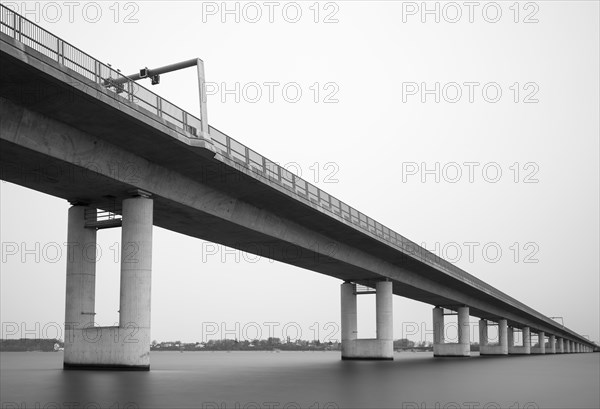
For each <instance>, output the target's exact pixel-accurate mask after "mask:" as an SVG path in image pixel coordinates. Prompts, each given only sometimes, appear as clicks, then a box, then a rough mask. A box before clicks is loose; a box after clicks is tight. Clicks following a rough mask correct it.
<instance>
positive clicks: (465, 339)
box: [433, 307, 487, 357]
mask: <svg viewBox="0 0 600 409" xmlns="http://www.w3.org/2000/svg"><path fill="white" fill-rule="evenodd" d="M444 331H445V326H444V310H443V309H442V308H440V307H435V308H434V309H433V356H435V357H443V356H459V357H464V356H471V343H470V340H471V331H470V326H469V307H459V308H458V342H456V343H446V342H445V337H444ZM486 334H487V333H486Z"/></svg>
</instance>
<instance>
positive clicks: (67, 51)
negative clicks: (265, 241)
mask: <svg viewBox="0 0 600 409" xmlns="http://www.w3.org/2000/svg"><path fill="white" fill-rule="evenodd" d="M0 8H1V12H0V32H2V33H4V34H6V35H8V36H10V37H13V38H14V39H15V40H17V41H20V42H21V43H23V44H25V45H27V46H29V47H31V48H33V49H34V50H36V51H38V52H40V53H42V54H43V55H45V56H47V57H49V58H51V59H53V60H54V61H57V62H58V63H60V64H62V65H63V66H65V67H67V68H69V69H71V70H73V71H75V72H77V73H78V74H80V75H82V76H83V77H85V78H87V79H88V80H89V81H92V82H94V83H96V84H99V85H101V86H103V87H105V88H106V89H108V90H109V91H112V92H113V93H114V95H113V96H114V97H115V98H118V99H119V98H122V99H124V100H126V101H129V102H130V103H133V104H135V105H137V106H139V107H141V108H144V109H145V110H147V111H149V112H150V113H152V114H155V115H157V116H158V117H160V118H162V119H163V120H165V121H167V122H169V123H170V124H172V125H174V126H175V127H177V128H178V129H179V130H181V131H183V132H184V134H186V135H187V136H188V137H198V135H199V130H200V129H201V120H200V119H199V118H197V117H195V116H194V115H192V114H190V113H188V112H186V111H184V110H183V109H181V108H179V107H178V106H176V105H174V104H173V103H171V102H169V101H167V100H165V99H163V98H161V97H160V96H158V95H157V94H155V93H154V92H152V91H150V90H148V89H147V88H144V87H143V86H141V85H139V84H138V83H136V82H135V81H132V80H130V79H128V78H127V77H126V76H124V75H122V74H121V73H120V72H119V71H118V70H115V69H113V68H111V67H110V66H108V65H107V64H104V63H102V62H100V61H98V60H97V59H95V58H94V57H92V56H90V55H89V54H87V53H85V52H83V51H81V50H80V49H78V48H77V47H75V46H73V45H71V44H69V43H68V42H66V41H64V40H62V39H61V38H59V37H57V36H55V35H53V34H52V33H50V32H48V31H46V30H45V29H43V28H41V27H40V26H38V25H37V24H35V23H33V22H32V21H30V20H28V19H26V18H25V17H23V16H21V15H19V14H18V13H16V12H14V11H13V10H11V9H9V8H8V7H6V6H4V5H0ZM116 79H125V81H118V82H116V81H115V80H116ZM210 136H211V138H212V142H213V144H214V145H215V146H216V147H217V148H218V149H220V150H221V151H222V152H223V153H225V154H227V156H228V157H230V158H232V159H233V160H234V161H236V162H237V163H240V164H241V165H242V166H245V167H246V168H247V169H249V170H251V171H253V172H255V173H257V174H258V175H259V176H260V177H263V178H267V179H268V180H270V181H273V182H276V183H278V184H279V185H280V186H283V187H284V188H285V189H286V190H288V191H289V192H291V193H292V194H293V195H296V196H300V197H302V198H304V199H305V200H308V201H309V202H310V203H311V204H312V205H314V206H317V207H318V208H319V209H321V210H324V211H325V212H327V213H329V214H331V215H334V216H337V217H338V218H341V219H343V220H345V221H346V222H348V223H350V224H351V225H352V226H354V227H355V228H358V229H360V230H361V231H363V232H365V233H367V234H369V235H371V236H375V237H378V238H379V239H381V240H383V241H384V242H386V243H387V244H389V245H391V246H392V247H395V248H397V249H399V250H401V251H402V253H404V254H407V255H409V256H411V257H413V258H415V259H418V260H420V261H423V262H425V263H427V264H429V265H432V266H435V267H437V268H438V269H440V270H442V271H444V272H446V273H448V274H450V275H452V276H454V277H455V278H457V279H459V280H461V281H464V282H467V283H469V284H470V285H471V286H473V287H476V288H478V289H480V290H482V291H484V292H487V293H490V294H491V293H492V292H491V291H492V290H491V289H490V287H489V286H488V285H486V284H485V283H484V282H483V281H481V280H479V279H477V278H476V277H473V276H472V275H470V274H468V273H466V272H464V271H463V270H461V269H460V268H458V267H457V266H455V265H453V264H451V263H449V262H448V261H446V260H444V259H442V258H441V257H440V256H437V255H435V254H433V253H431V252H430V251H428V250H426V249H424V248H423V247H421V246H419V245H417V244H416V243H414V242H412V241H410V240H408V239H407V238H405V237H403V236H402V235H400V234H398V233H396V232H395V231H393V230H391V229H389V228H388V227H386V226H384V225H382V224H381V223H379V222H378V221H376V220H374V219H372V218H371V217H368V216H367V215H365V214H364V213H362V212H360V211H358V210H356V209H354V208H353V207H351V206H349V205H347V204H346V203H344V202H342V201H341V200H339V199H337V198H335V197H333V196H331V195H330V194H328V193H326V192H325V191H323V190H321V189H319V188H317V187H316V186H314V185H313V184H311V183H309V182H307V181H306V180H304V179H302V178H300V177H299V176H296V175H295V174H293V173H292V172H290V171H288V170H286V169H284V168H282V167H281V166H279V165H278V164H277V163H275V162H273V161H271V160H269V159H267V158H265V157H264V156H262V155H260V154H258V153H257V152H255V151H253V150H252V149H250V148H248V147H247V146H245V145H244V144H242V143H240V142H238V141H236V140H235V139H233V138H231V137H229V136H227V135H226V134H224V133H222V132H220V131H218V130H217V129H214V128H211V131H210ZM493 295H494V296H496V297H497V298H501V299H504V300H505V301H507V302H509V303H513V304H514V303H519V302H518V301H516V300H514V299H513V298H511V297H509V296H508V295H506V294H504V293H502V292H500V291H497V290H495V291H493ZM519 304H521V305H522V307H523V308H525V309H527V307H526V306H525V305H524V304H522V303H519Z"/></svg>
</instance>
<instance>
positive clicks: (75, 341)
mask: <svg viewBox="0 0 600 409" xmlns="http://www.w3.org/2000/svg"><path fill="white" fill-rule="evenodd" d="M0 32H1V33H0V37H1V38H0V48H1V50H0V51H1V64H2V75H1V78H0V113H1V115H2V121H1V124H0V135H1V136H0V165H1V170H2V179H3V180H6V181H9V182H12V183H15V184H18V185H21V186H25V187H27V188H30V189H34V190H37V191H40V192H44V193H47V194H50V195H53V196H56V197H60V198H63V199H65V200H68V201H69V202H70V203H71V204H72V207H71V208H70V209H69V215H68V237H67V242H68V243H69V257H68V260H67V274H66V288H67V292H66V304H65V306H66V308H65V355H64V367H65V368H90V367H91V368H124V369H140V370H148V369H149V368H150V357H149V351H150V305H151V300H150V286H151V272H152V226H153V225H156V226H160V227H162V228H165V229H168V230H172V231H175V232H178V233H181V234H185V235H188V236H192V237H196V238H200V239H203V240H208V241H211V242H215V243H220V244H223V245H226V246H229V247H233V248H236V249H239V250H243V251H246V252H249V253H253V254H256V255H259V256H263V257H268V258H271V259H274V260H278V261H281V262H284V263H288V264H291V265H294V266H298V267H301V268H304V269H307V270H312V271H315V272H318V273H321V274H326V275H328V276H331V277H336V278H338V279H340V280H342V284H341V328H342V354H341V355H342V359H393V331H392V329H393V313H392V311H393V310H392V303H393V295H398V296H402V297H407V298H410V299H413V300H418V301H421V302H424V303H428V304H431V305H432V306H434V308H433V323H434V355H435V356H459V357H468V356H469V355H470V342H469V341H470V333H469V332H470V329H469V317H470V316H476V317H479V318H480V321H479V336H480V345H481V354H482V355H508V354H532V353H538V354H554V353H570V352H591V351H593V349H594V348H595V347H596V345H595V344H594V343H593V342H591V341H590V340H588V339H586V338H585V337H584V336H581V335H579V334H577V333H576V332H574V331H572V330H570V329H569V328H566V327H564V326H563V325H561V324H560V323H558V322H556V321H554V320H552V319H551V318H549V317H546V316H545V315H543V314H541V313H539V312H537V311H535V310H534V309H532V308H530V307H528V306H527V305H525V304H523V303H522V302H519V301H517V300H515V299H514V298H512V297H510V296H508V295H507V294H505V293H503V292H501V291H500V290H498V289H496V288H494V287H492V286H490V285H488V284H487V283H485V282H483V281H482V280H479V279H477V278H476V277H474V276H473V275H470V274H468V273H467V272H465V271H463V270H461V269H460V268H458V267H456V266H455V265H453V264H451V263H449V262H447V261H445V260H443V259H441V258H439V257H437V256H436V255H434V254H433V253H430V252H429V251H427V250H425V249H424V248H422V247H420V246H418V245H417V244H415V243H413V242H412V241H410V240H408V239H407V238H405V237H403V236H401V235H400V234H398V233H396V232H395V231H393V230H392V229H390V228H388V227H386V226H384V225H382V224H381V223H379V222H377V221H376V220H374V219H372V218H371V217H368V216H367V215H365V214H363V213H362V212H360V211H358V210H357V209H354V208H352V207H350V206H349V205H347V204H346V203H344V202H343V201H341V200H340V199H338V198H335V197H333V196H331V195H329V194H328V193H326V192H325V191H323V190H321V189H319V188H317V187H316V186H314V185H312V184H310V183H308V182H307V181H305V180H303V179H301V178H300V177H298V176H296V175H294V174H292V173H291V172H289V171H287V170H286V169H283V168H282V167H280V166H278V165H277V164H276V163H275V162H274V161H272V160H269V159H268V158H266V157H264V156H262V155H260V154H259V153H257V152H255V151H254V150H252V149H250V148H249V147H247V146H245V145H244V144H242V143H240V142H238V141H237V140H235V139H233V138H231V137H230V136H228V135H226V134H225V133H223V132H221V131H219V130H218V129H216V128H213V127H210V126H209V125H208V120H207V115H206V109H205V106H204V109H202V110H201V112H202V114H201V115H200V118H198V117H196V116H195V115H193V114H191V113H189V112H186V111H184V110H182V109H180V108H179V107H177V106H176V105H174V104H173V103H171V102H169V101H167V100H165V99H163V98H161V97H160V96H158V95H156V94H155V93H153V92H151V91H149V90H148V89H146V88H144V87H142V86H140V85H139V84H138V83H137V82H135V81H134V79H133V78H131V77H126V76H124V75H122V74H121V73H120V72H119V71H117V70H115V69H113V68H111V67H110V66H108V65H106V64H103V63H102V62H100V61H98V60H97V59H95V58H93V57H92V56H90V55H88V54H86V53H85V52H83V51H81V50H79V49H78V48H76V47H75V46H73V45H71V44H70V43H68V42H66V41H64V40H63V39H61V38H58V37H56V36H54V35H53V34H51V33H50V32H48V31H46V30H44V29H43V28H41V27H39V26H37V25H36V24H34V23H32V22H31V21H29V20H27V19H26V18H24V17H22V16H21V15H19V14H17V13H15V12H13V11H11V10H9V9H8V8H6V7H4V6H2V7H1V20H0ZM200 63H201V61H199V64H200ZM199 66H200V65H199ZM202 75H203V74H202V72H201V70H199V76H200V78H199V79H200V81H201V82H202V81H203V78H202ZM205 102H206V101H205V100H201V105H202V104H203V103H205ZM105 228H121V229H122V230H121V235H122V236H121V246H122V251H121V255H122V257H121V277H120V310H119V325H118V326H114V327H99V326H96V325H95V324H94V314H95V312H94V311H95V310H94V309H95V299H94V297H95V295H94V290H95V261H94V260H95V257H89V252H90V249H92V250H91V251H92V252H93V251H94V249H95V245H96V235H97V231H98V230H99V229H105ZM158 251H160V249H158ZM365 293H375V294H376V324H377V325H376V326H377V336H376V338H375V339H358V338H357V296H359V295H361V294H365ZM450 314H456V315H458V325H459V334H458V342H452V343H450V342H446V340H445V337H444V319H445V317H446V316H447V315H450ZM489 325H498V333H499V342H498V343H497V344H491V343H489V342H488V336H487V330H488V326H489ZM515 331H521V332H522V334H523V336H522V338H523V342H522V343H521V345H515V342H514V341H515V339H514V338H515V336H514V334H515ZM533 334H537V337H538V343H537V345H532V341H531V340H532V335H533Z"/></svg>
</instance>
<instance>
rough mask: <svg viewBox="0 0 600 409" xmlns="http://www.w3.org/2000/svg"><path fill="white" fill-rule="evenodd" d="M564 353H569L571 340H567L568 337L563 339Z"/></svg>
mask: <svg viewBox="0 0 600 409" xmlns="http://www.w3.org/2000/svg"><path fill="white" fill-rule="evenodd" d="M565 353H567V354H570V353H571V341H569V340H568V339H565Z"/></svg>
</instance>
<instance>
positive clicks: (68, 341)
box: [64, 205, 96, 367]
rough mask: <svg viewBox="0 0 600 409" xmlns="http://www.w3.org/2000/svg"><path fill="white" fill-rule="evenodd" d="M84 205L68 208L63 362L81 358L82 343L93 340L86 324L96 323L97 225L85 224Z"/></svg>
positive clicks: (92, 324) (91, 326) (67, 363)
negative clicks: (89, 337)
mask: <svg viewBox="0 0 600 409" xmlns="http://www.w3.org/2000/svg"><path fill="white" fill-rule="evenodd" d="M85 209H86V207H85V206H78V205H75V206H72V207H71V208H70V209H69V216H68V222H67V223H68V225H67V252H68V257H67V280H66V281H67V288H66V293H65V296H66V297H65V352H64V366H65V367H67V366H68V365H69V364H70V363H76V362H78V360H79V356H78V355H79V351H78V350H79V349H80V348H79V347H80V344H82V343H90V342H93V338H92V339H90V340H88V339H86V338H84V336H85V335H87V332H86V331H85V328H93V327H94V315H95V312H94V311H95V307H96V303H95V296H96V229H86V228H85V215H84V212H85Z"/></svg>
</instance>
